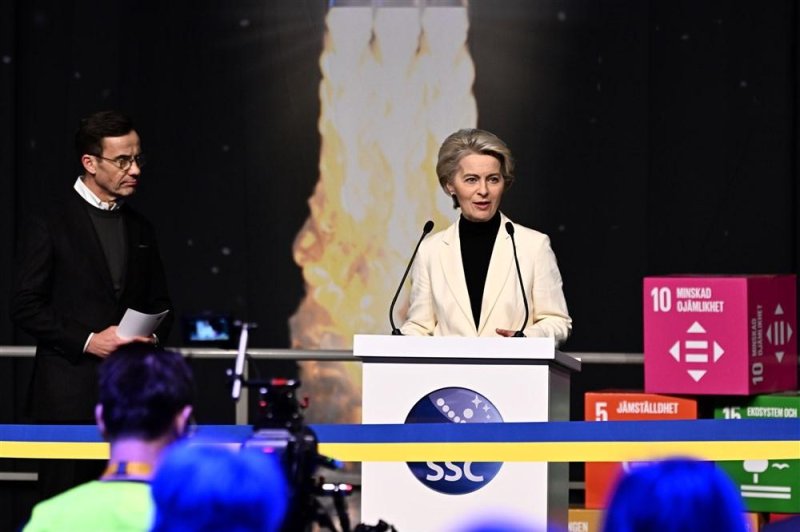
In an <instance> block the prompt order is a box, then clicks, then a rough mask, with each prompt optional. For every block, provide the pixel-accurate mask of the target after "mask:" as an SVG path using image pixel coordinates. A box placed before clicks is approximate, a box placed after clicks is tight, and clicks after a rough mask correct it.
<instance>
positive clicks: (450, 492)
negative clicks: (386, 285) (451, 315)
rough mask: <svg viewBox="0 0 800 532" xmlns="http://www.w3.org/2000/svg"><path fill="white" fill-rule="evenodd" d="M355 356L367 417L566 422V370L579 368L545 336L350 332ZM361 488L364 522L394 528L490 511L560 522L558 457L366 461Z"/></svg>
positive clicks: (564, 474)
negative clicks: (492, 460)
mask: <svg viewBox="0 0 800 532" xmlns="http://www.w3.org/2000/svg"><path fill="white" fill-rule="evenodd" d="M353 353H354V355H355V356H356V357H358V358H360V359H361V360H362V362H363V364H362V367H363V393H362V398H363V399H362V405H363V406H362V408H363V413H362V420H363V423H365V424H370V423H394V424H403V423H406V422H426V423H430V422H437V421H436V419H437V416H438V417H439V418H441V419H440V421H439V422H451V423H453V422H455V423H474V422H522V421H550V420H554V421H568V420H569V381H570V373H571V372H572V371H580V362H579V361H578V360H577V359H575V358H573V357H571V356H569V355H566V354H564V353H561V352H559V351H555V349H554V344H553V340H552V339H551V338H463V337H419V336H381V335H356V336H355V337H354V340H353ZM473 396H474V398H473ZM470 399H471V400H470ZM422 418H424V420H423V421H420V419H422ZM361 486H362V494H361V520H362V522H365V523H376V522H377V521H378V519H383V520H384V521H386V522H388V523H390V524H392V525H394V526H395V527H396V528H397V529H398V530H400V531H402V532H407V531H422V532H424V531H431V532H442V531H450V530H453V531H455V530H458V529H459V528H460V527H461V526H464V525H465V524H466V523H468V522H471V521H474V520H476V519H478V518H485V517H488V516H502V517H505V518H514V519H518V520H521V521H523V522H526V523H530V524H531V526H532V528H533V529H541V530H545V529H546V527H547V524H548V523H556V524H561V525H563V526H564V527H565V528H566V525H567V507H568V495H569V494H568V464H566V463H546V462H536V463H530V462H525V463H523V462H507V463H502V464H499V463H498V464H481V463H471V462H463V463H461V462H456V463H447V462H439V463H433V462H428V463H427V464H425V463H417V464H412V465H409V464H406V463H403V462H365V463H363V464H362V470H361Z"/></svg>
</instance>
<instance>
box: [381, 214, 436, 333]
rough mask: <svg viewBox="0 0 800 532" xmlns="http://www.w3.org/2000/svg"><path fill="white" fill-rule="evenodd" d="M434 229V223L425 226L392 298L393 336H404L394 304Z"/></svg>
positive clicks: (391, 319)
mask: <svg viewBox="0 0 800 532" xmlns="http://www.w3.org/2000/svg"><path fill="white" fill-rule="evenodd" d="M432 229H433V222H432V221H431V220H428V221H427V222H425V226H424V227H423V228H422V234H421V235H420V237H419V240H418V241H417V245H416V247H415V248H414V253H412V254H411V259H410V260H409V261H408V266H406V271H405V273H403V278H402V279H401V280H400V286H398V287H397V291H396V292H395V293H394V297H393V298H392V304H391V305H389V324H390V325H391V326H392V336H403V333H401V332H400V329H398V328H397V327H396V326H395V324H394V304H395V303H396V302H397V296H399V295H400V290H402V289H403V283H405V282H406V277H407V276H408V272H409V270H411V265H412V264H413V263H414V257H416V256H417V250H419V245H420V244H422V240H423V239H424V238H425V235H427V234H428V233H430V232H431V230H432Z"/></svg>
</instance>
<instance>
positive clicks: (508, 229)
mask: <svg viewBox="0 0 800 532" xmlns="http://www.w3.org/2000/svg"><path fill="white" fill-rule="evenodd" d="M506 232H507V233H508V236H510V237H511V246H512V247H513V248H514V263H515V264H516V265H517V279H519V289H520V290H522V302H523V303H524V304H525V321H523V322H522V327H520V329H519V330H518V331H517V332H515V333H514V338H525V333H524V332H522V331H524V330H525V326H526V325H527V324H528V297H527V296H526V295H525V284H524V283H523V282H522V270H520V269H519V258H518V257H517V243H516V242H515V241H514V224H512V223H511V222H506Z"/></svg>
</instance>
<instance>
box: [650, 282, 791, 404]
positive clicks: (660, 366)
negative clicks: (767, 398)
mask: <svg viewBox="0 0 800 532" xmlns="http://www.w3.org/2000/svg"><path fill="white" fill-rule="evenodd" d="M643 303H644V371H645V391H646V392H649V393H675V394H687V395H691V394H698V395H715V394H717V395H755V394H759V393H767V392H776V391H786V390H794V389H796V387H797V297H796V276H794V275H749V276H737V277H723V276H714V277H700V276H688V275H687V276H669V277H647V278H645V280H644V293H643Z"/></svg>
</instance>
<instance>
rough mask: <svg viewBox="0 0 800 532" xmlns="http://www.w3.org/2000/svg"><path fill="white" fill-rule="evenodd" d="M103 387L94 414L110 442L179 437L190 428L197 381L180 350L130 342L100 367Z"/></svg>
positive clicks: (100, 386) (101, 386) (101, 385)
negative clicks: (178, 351) (179, 352)
mask: <svg viewBox="0 0 800 532" xmlns="http://www.w3.org/2000/svg"><path fill="white" fill-rule="evenodd" d="M99 388H100V389H99V402H98V405H97V408H96V410H95V415H96V418H97V423H98V426H100V429H101V431H102V432H103V435H104V436H105V437H106V438H107V439H109V440H110V441H112V442H113V441H114V440H118V439H121V438H133V439H140V440H145V441H153V440H157V439H162V438H167V439H177V438H179V437H180V436H181V435H183V434H184V433H185V432H186V429H187V426H188V423H189V418H190V416H191V412H192V406H191V405H192V402H193V396H194V380H193V378H192V372H191V370H190V368H189V366H188V365H187V364H186V361H184V359H183V357H182V356H181V355H180V354H178V353H175V352H172V351H160V350H158V349H156V348H154V347H152V346H148V345H144V344H131V345H130V346H126V347H124V348H122V349H120V350H118V351H116V352H114V353H112V354H111V356H109V357H108V358H107V359H106V360H105V361H104V362H103V364H102V365H101V366H100V385H99Z"/></svg>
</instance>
